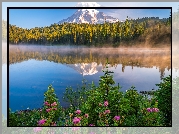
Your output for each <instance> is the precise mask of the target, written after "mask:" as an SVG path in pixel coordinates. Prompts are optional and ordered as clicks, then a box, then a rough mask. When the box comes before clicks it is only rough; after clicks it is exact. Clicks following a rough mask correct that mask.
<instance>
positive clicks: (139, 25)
mask: <svg viewBox="0 0 179 134" xmlns="http://www.w3.org/2000/svg"><path fill="white" fill-rule="evenodd" d="M170 28H171V17H169V18H166V19H156V18H152V17H151V18H147V17H145V18H141V19H136V20H132V19H128V17H127V19H126V21H125V22H116V23H108V22H105V23H103V24H87V23H81V24H77V23H63V24H52V25H51V26H46V27H35V28H31V29H27V28H20V27H17V26H15V25H11V24H9V43H11V44H20V43H23V44H24V43H25V44H74V45H88V46H89V45H97V46H103V45H104V44H120V43H121V42H130V41H133V40H137V39H138V38H139V37H140V36H142V37H143V38H146V36H147V35H149V34H155V36H160V34H161V33H162V32H161V30H163V29H165V31H166V29H168V30H167V31H168V32H169V34H171V33H170V31H171V30H170ZM165 33H166V32H165Z"/></svg>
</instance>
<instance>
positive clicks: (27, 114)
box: [8, 109, 41, 127]
mask: <svg viewBox="0 0 179 134" xmlns="http://www.w3.org/2000/svg"><path fill="white" fill-rule="evenodd" d="M40 117H41V112H40V111H39V110H36V109H34V110H23V111H16V112H11V110H10V109H9V122H8V123H9V126H11V127H13V126H14V127H17V126H37V121H38V120H39V119H40Z"/></svg>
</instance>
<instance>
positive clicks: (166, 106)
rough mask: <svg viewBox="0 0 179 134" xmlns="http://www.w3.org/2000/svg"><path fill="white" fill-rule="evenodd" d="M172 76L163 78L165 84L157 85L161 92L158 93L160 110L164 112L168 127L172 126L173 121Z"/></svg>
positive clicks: (164, 120)
mask: <svg viewBox="0 0 179 134" xmlns="http://www.w3.org/2000/svg"><path fill="white" fill-rule="evenodd" d="M171 79H172V78H171V76H168V77H165V78H163V79H162V80H163V82H161V83H159V84H156V85H157V86H158V87H159V90H158V91H157V92H156V99H157V100H158V108H159V109H160V110H161V111H162V114H163V116H164V118H163V123H164V124H165V125H166V126H171V121H172V109H171V106H172V96H171V95H172V87H171V82H172V81H171Z"/></svg>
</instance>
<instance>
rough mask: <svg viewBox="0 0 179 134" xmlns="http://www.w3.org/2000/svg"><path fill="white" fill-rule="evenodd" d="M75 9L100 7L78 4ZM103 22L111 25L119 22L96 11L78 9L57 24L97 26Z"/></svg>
mask: <svg viewBox="0 0 179 134" xmlns="http://www.w3.org/2000/svg"><path fill="white" fill-rule="evenodd" d="M76 7H100V5H99V4H97V3H96V2H79V3H78V4H77V5H76ZM105 21H106V22H112V23H113V22H117V21H119V20H118V19H117V18H113V17H111V16H107V15H105V14H104V13H103V12H100V11H98V10H96V9H78V10H77V11H76V12H75V13H74V14H73V15H72V16H70V17H68V18H67V19H63V20H61V21H59V22H58V24H62V23H64V22H68V23H90V24H96V23H97V24H99V23H104V22H105Z"/></svg>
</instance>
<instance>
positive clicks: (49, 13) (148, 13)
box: [2, 2, 179, 28]
mask: <svg viewBox="0 0 179 134" xmlns="http://www.w3.org/2000/svg"><path fill="white" fill-rule="evenodd" d="M97 3H98V4H100V5H102V6H107V7H109V6H111V7H112V6H115V7H117V6H118V7H136V6H137V7H154V6H155V7H161V6H162V7H172V8H173V10H172V11H173V12H176V11H177V8H178V5H179V2H173V3H172V2H155V3H154V2H110V3H109V2H97ZM76 4H77V2H2V13H3V14H2V19H3V20H7V7H74V6H75V5H76ZM103 11H104V10H103ZM74 12H75V10H74V9H73V10H69V9H68V10H62V9H61V10H52V9H49V10H43V9H41V10H38V9H37V10H34V9H29V10H26V9H21V10H18V9H15V10H12V9H11V11H10V14H9V17H10V24H13V25H16V26H19V27H23V28H32V27H43V26H49V25H51V24H53V23H57V22H58V21H60V20H62V19H65V18H67V17H69V16H71V15H72V14H73V13H74ZM104 13H105V14H107V15H111V16H113V17H116V18H119V19H120V20H124V19H125V18H126V16H129V17H132V18H134V19H135V18H138V17H152V16H155V17H156V16H157V17H160V18H165V17H168V16H169V14H170V11H169V10H168V11H166V10H135V11H134V10H125V11H124V10H122V11H121V10H120V11H119V10H105V11H104Z"/></svg>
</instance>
